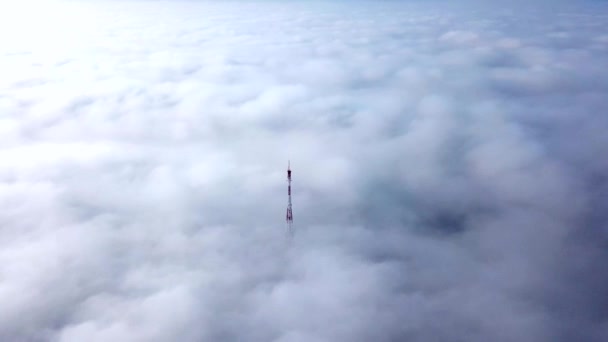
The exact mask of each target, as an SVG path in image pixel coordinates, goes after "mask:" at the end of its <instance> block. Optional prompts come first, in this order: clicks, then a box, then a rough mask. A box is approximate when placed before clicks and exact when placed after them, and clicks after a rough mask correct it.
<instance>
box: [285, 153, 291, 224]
mask: <svg viewBox="0 0 608 342" xmlns="http://www.w3.org/2000/svg"><path fill="white" fill-rule="evenodd" d="M286 221H287V230H288V232H289V234H290V235H293V213H292V211H291V167H290V162H289V161H287V215H286Z"/></svg>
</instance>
